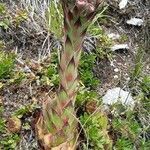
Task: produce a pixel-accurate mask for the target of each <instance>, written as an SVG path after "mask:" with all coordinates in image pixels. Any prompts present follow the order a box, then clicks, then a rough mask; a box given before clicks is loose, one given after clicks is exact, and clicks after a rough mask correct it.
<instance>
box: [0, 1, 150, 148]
mask: <svg viewBox="0 0 150 150" xmlns="http://www.w3.org/2000/svg"><path fill="white" fill-rule="evenodd" d="M1 2H4V3H5V4H6V6H7V8H8V11H7V13H6V14H4V15H3V16H1V18H0V19H6V18H9V17H10V18H11V26H10V27H9V28H7V24H6V28H7V29H3V28H2V27H1V26H2V25H0V41H3V42H4V45H2V47H3V50H4V51H5V52H7V53H10V51H13V52H15V53H16V55H17V58H16V59H15V69H14V74H15V75H14V76H13V79H9V80H7V79H3V80H1V81H0V83H2V85H3V86H2V87H1V86H0V103H2V105H3V107H4V112H3V117H5V118H9V117H10V116H11V115H12V114H14V113H16V114H17V113H18V116H19V115H21V116H20V118H21V121H22V129H21V132H20V136H21V142H20V144H19V145H18V147H17V150H18V149H20V150H31V149H38V145H37V141H36V140H35V137H34V130H33V128H31V126H32V120H33V117H32V116H34V113H35V112H34V111H35V110H38V109H39V108H40V107H41V102H42V100H43V99H44V98H45V97H46V96H47V95H49V96H53V91H55V89H54V83H53V84H52V85H51V83H49V81H47V78H45V72H46V71H45V70H46V69H47V68H48V66H49V63H50V62H51V61H53V60H52V59H51V57H50V55H51V53H56V52H57V51H60V50H61V41H60V40H59V39H58V38H57V36H56V35H55V34H52V33H50V32H48V30H47V26H46V19H45V16H44V13H45V11H46V8H47V6H46V5H45V2H46V3H48V1H44V0H43V1H42V4H43V5H40V4H39V3H36V1H32V2H31V1H26V0H25V1H19V2H18V1H9V2H8V1H7V2H6V1H5V0H3V1H1ZM34 2H35V3H34ZM119 2H120V1H119V0H113V1H112V0H107V1H106V2H105V4H104V9H105V8H106V10H105V12H104V13H103V14H102V15H101V17H100V18H98V20H97V22H96V28H98V27H100V29H99V30H100V31H103V32H104V33H105V34H103V32H101V35H99V34H97V32H92V31H90V29H89V34H88V35H87V38H86V39H85V42H84V45H83V47H84V50H85V52H91V53H96V54H97V55H98V56H100V57H97V61H96V62H95V67H94V68H93V71H94V74H95V75H96V76H97V77H98V79H99V80H100V84H99V85H98V87H97V89H96V91H98V93H99V94H100V96H101V97H103V95H105V94H106V91H107V90H109V89H113V88H115V87H120V88H121V89H123V90H125V91H128V92H129V93H132V94H133V95H134V94H136V93H137V92H138V88H137V89H135V87H136V86H137V84H134V85H135V86H132V84H133V83H132V81H133V80H134V78H136V76H135V74H134V73H135V72H136V69H135V67H136V63H138V62H140V63H141V64H140V65H141V66H140V67H141V68H142V75H148V74H150V62H149V61H150V57H149V56H150V52H149V48H150V45H149V43H150V41H149V33H150V24H149V21H150V12H149V8H150V2H149V0H128V3H127V4H126V5H125V6H120V5H119V4H120V3H119ZM29 6H32V7H34V10H35V12H36V14H35V16H33V14H32V11H31V10H28V9H27V8H28V7H29ZM119 6H120V7H119ZM122 7H123V8H122ZM23 10H26V11H25V12H24V11H23ZM26 12H27V13H29V12H30V13H29V16H28V17H27V14H26ZM133 18H136V19H141V20H138V21H139V22H138V23H137V24H136V21H135V20H134V22H132V20H131V19H133ZM3 27H5V26H3ZM91 32H92V33H91ZM89 35H90V36H89ZM93 39H95V40H96V41H97V42H96V44H97V45H96V46H97V48H95V45H94V44H95V40H93ZM88 45H92V46H88ZM0 47H1V45H0ZM138 69H140V68H138ZM54 78H55V76H54ZM131 79H132V80H131ZM139 80H140V78H139ZM53 81H56V79H53ZM50 82H51V81H50ZM43 83H44V84H43ZM0 85H1V84H0ZM56 85H57V84H56ZM17 110H18V111H17ZM33 110H34V111H33ZM26 112H27V113H26ZM148 119H149V118H148ZM5 136H7V135H6V134H4V135H0V138H4V137H5Z"/></svg>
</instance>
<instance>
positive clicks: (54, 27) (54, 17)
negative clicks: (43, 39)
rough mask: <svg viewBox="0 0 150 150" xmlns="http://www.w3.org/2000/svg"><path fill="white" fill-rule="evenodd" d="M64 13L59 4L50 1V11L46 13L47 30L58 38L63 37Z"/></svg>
mask: <svg viewBox="0 0 150 150" xmlns="http://www.w3.org/2000/svg"><path fill="white" fill-rule="evenodd" d="M62 14H63V12H62V8H61V5H60V3H59V2H56V1H50V6H49V9H48V10H47V13H46V19H47V28H48V30H49V31H50V32H53V33H54V34H55V35H56V36H57V37H59V38H60V37H61V36H62V25H63V15H62Z"/></svg>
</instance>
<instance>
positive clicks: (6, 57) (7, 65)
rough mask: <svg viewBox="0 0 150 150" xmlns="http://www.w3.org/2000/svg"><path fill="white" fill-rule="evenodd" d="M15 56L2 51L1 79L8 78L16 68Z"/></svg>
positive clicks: (0, 61) (0, 57)
mask: <svg viewBox="0 0 150 150" xmlns="http://www.w3.org/2000/svg"><path fill="white" fill-rule="evenodd" d="M14 62H15V55H14V54H6V53H4V52H1V51H0V79H3V78H7V77H9V75H10V74H11V71H12V70H13V68H14Z"/></svg>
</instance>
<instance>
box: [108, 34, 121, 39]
mask: <svg viewBox="0 0 150 150" xmlns="http://www.w3.org/2000/svg"><path fill="white" fill-rule="evenodd" d="M108 37H109V38H111V39H113V40H115V39H119V38H120V35H119V34H115V33H110V34H108Z"/></svg>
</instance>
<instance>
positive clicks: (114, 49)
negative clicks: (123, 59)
mask: <svg viewBox="0 0 150 150" xmlns="http://www.w3.org/2000/svg"><path fill="white" fill-rule="evenodd" d="M119 49H129V46H128V44H116V45H114V46H112V47H111V50H112V51H116V50H119Z"/></svg>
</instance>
